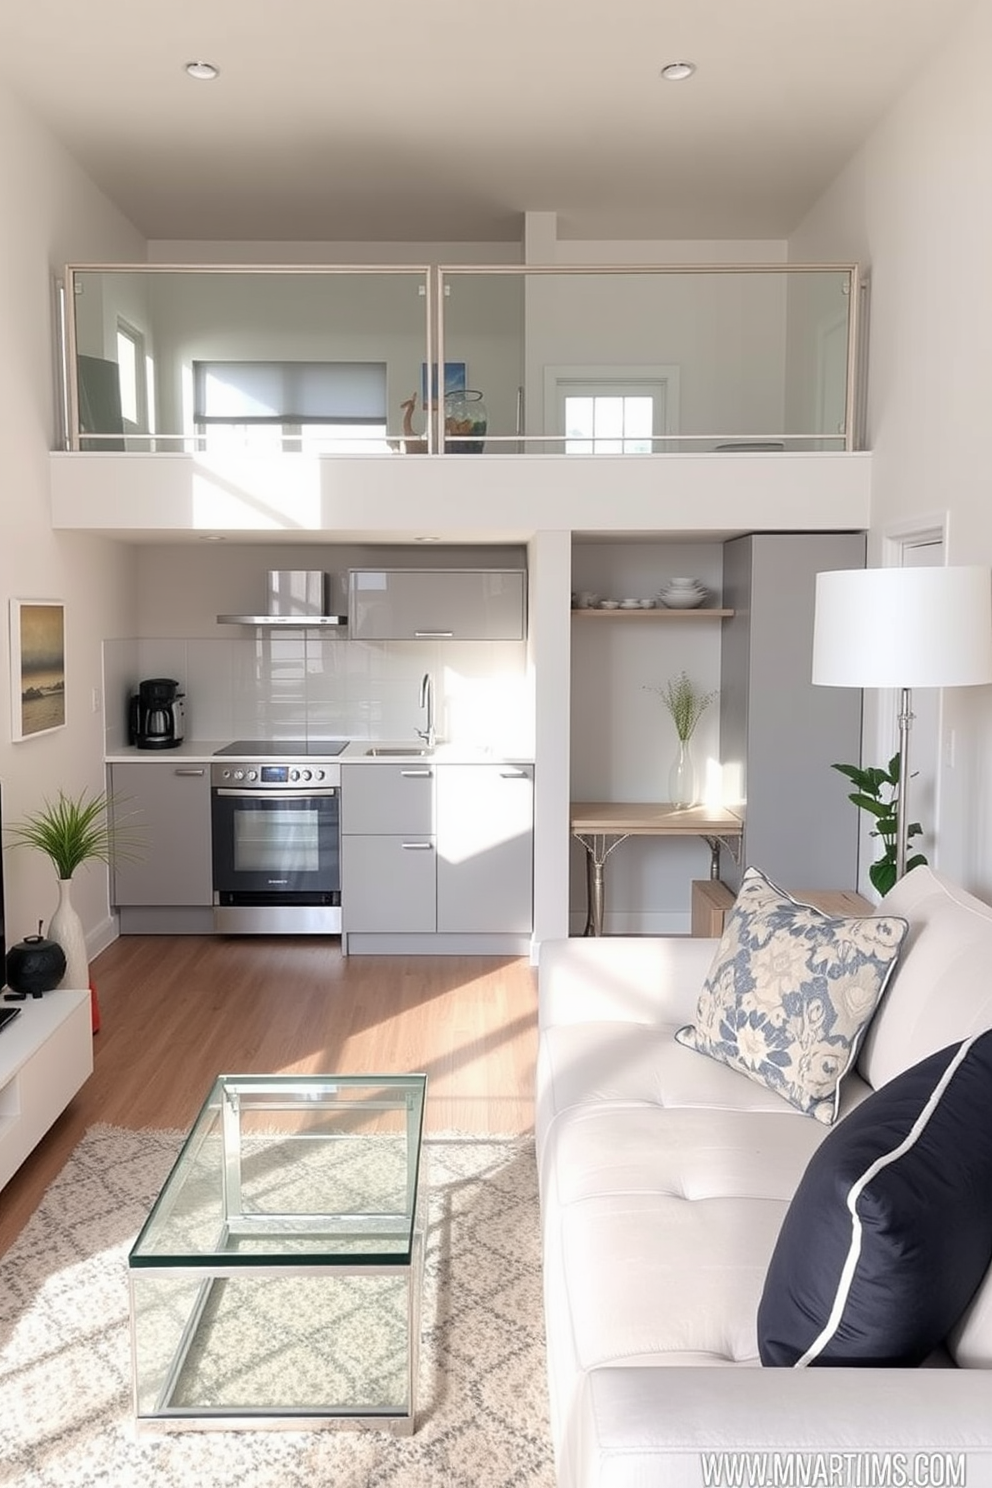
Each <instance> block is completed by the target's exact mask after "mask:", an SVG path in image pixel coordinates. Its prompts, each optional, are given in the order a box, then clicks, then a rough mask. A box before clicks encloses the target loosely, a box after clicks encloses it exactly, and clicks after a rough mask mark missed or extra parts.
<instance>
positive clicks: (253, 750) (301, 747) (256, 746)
mask: <svg viewBox="0 0 992 1488" xmlns="http://www.w3.org/2000/svg"><path fill="white" fill-rule="evenodd" d="M349 742H350V741H349V740H348V739H235V741H234V743H233V744H225V745H224V748H223V749H218V750H216V751H215V753H216V754H232V755H233V754H236V755H239V756H240V757H242V758H244V759H252V758H264V759H281V758H283V757H285V758H287V759H290V758H292V757H294V756H295V755H306V757H307V758H308V759H310V758H312V757H313V756H315V755H321V756H323V757H324V758H333V756H334V755H336V754H342V753H343V752H344V751H345V750H346V749H347V747H348V744H349Z"/></svg>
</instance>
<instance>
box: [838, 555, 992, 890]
mask: <svg viewBox="0 0 992 1488" xmlns="http://www.w3.org/2000/svg"><path fill="white" fill-rule="evenodd" d="M813 681H814V682H815V683H819V684H820V685H822V686H827V687H891V688H897V689H898V690H899V692H900V705H899V753H900V771H899V793H898V797H897V802H896V824H897V835H896V876H897V877H898V878H901V877H902V875H903V874H904V873H905V871H906V844H907V841H908V833H909V805H908V798H909V774H910V771H909V732H910V728H911V726H912V722H913V698H912V689H913V688H914V687H971V686H975V685H977V684H979V683H982V682H992V574H990V571H989V569H987V568H978V567H967V568H857V569H835V570H833V571H832V572H829V573H819V574H817V576H816V610H815V617H814V622H813Z"/></svg>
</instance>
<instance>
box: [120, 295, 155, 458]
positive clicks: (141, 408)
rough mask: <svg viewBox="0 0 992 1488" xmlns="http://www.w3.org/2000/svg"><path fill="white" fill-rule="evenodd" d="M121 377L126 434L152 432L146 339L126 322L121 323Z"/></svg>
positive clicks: (121, 321)
mask: <svg viewBox="0 0 992 1488" xmlns="http://www.w3.org/2000/svg"><path fill="white" fill-rule="evenodd" d="M117 376H118V379H119V381H120V389H121V418H122V419H123V420H124V429H125V431H126V432H130V431H132V430H137V431H144V430H145V429H147V428H148V380H147V377H146V358H145V338H144V336H143V335H142V334H141V332H140V331H138V330H135V328H134V326H132V325H128V323H127V321H126V320H122V319H120V317H118V320H117Z"/></svg>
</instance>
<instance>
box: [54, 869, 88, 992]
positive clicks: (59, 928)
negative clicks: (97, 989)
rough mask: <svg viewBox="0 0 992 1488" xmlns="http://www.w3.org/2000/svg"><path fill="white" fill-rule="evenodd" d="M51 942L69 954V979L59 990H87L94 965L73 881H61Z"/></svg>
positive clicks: (64, 979)
mask: <svg viewBox="0 0 992 1488" xmlns="http://www.w3.org/2000/svg"><path fill="white" fill-rule="evenodd" d="M48 938H49V940H54V941H57V943H58V944H59V945H60V946H61V947H62V949H63V951H64V952H65V976H64V977H63V978H62V980H61V981H60V982H59V986H60V987H72V988H74V989H76V990H79V989H83V990H85V988H87V987H88V986H89V984H90V962H89V957H88V956H87V954H86V935H85V933H84V931H83V922H82V920H81V919H80V918H79V915H78V914H77V913H76V908H75V905H74V904H73V902H72V879H71V878H60V879H59V902H58V904H57V905H56V908H55V913H54V914H53V915H52V918H51V919H50V920H49V922H48Z"/></svg>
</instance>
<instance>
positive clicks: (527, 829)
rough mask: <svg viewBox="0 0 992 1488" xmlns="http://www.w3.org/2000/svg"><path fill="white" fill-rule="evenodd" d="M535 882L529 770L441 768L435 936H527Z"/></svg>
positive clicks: (517, 767) (512, 767)
mask: <svg viewBox="0 0 992 1488" xmlns="http://www.w3.org/2000/svg"><path fill="white" fill-rule="evenodd" d="M533 882H534V771H533V767H532V766H529V765H528V766H514V765H439V766H438V768H437V928H438V931H439V932H442V933H443V932H449V933H457V932H464V933H466V934H483V933H493V934H498V933H505V934H510V933H527V932H529V931H530V930H531V929H532V927H533V921H534V911H533Z"/></svg>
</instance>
